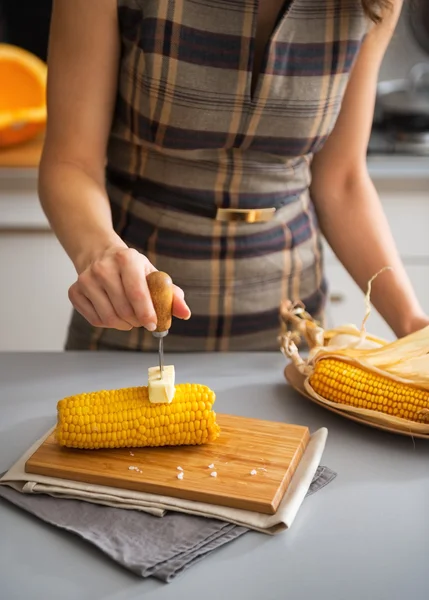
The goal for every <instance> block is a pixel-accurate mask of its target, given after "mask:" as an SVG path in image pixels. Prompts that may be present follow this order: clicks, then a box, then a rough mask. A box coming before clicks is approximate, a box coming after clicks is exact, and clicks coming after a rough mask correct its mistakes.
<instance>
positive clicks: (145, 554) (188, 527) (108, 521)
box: [0, 466, 336, 583]
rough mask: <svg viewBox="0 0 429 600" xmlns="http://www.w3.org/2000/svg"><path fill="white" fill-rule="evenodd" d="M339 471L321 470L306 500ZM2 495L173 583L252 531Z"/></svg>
mask: <svg viewBox="0 0 429 600" xmlns="http://www.w3.org/2000/svg"><path fill="white" fill-rule="evenodd" d="M335 477H336V473H334V472H333V471H331V470H330V469H328V468H327V467H323V466H319V467H318V468H317V471H316V473H315V475H314V477H313V480H312V483H311V485H310V487H309V489H308V491H307V494H306V497H308V496H309V495H311V494H313V493H315V492H317V491H318V490H320V489H321V488H322V487H324V486H325V485H327V484H328V483H330V482H331V481H332V480H333V479H334V478H335ZM0 496H2V497H3V498H4V499H6V500H8V501H9V502H11V503H12V504H14V505H16V506H18V507H20V508H22V509H24V510H26V511H27V512H29V513H31V514H33V515H35V516H36V517H38V518H39V519H41V520H42V521H45V522H46V523H49V524H50V525H54V526H56V527H59V528H60V529H65V530H66V531H69V532H71V533H74V534H76V535H78V536H80V537H81V538H83V539H84V540H86V541H87V542H90V543H92V544H94V545H95V546H96V547H97V548H99V549H100V550H101V551H102V552H104V553H105V554H106V555H107V556H109V557H110V558H111V559H113V560H114V561H115V562H117V563H119V564H120V565H122V566H123V567H125V568H126V569H128V570H129V571H132V572H133V573H135V574H136V575H138V576H140V577H155V578H157V579H159V580H161V581H163V582H165V583H170V582H171V581H172V580H173V579H174V578H175V577H177V576H178V575H179V574H181V573H183V572H184V571H185V570H186V569H188V568H189V567H191V566H192V565H194V564H196V563H197V562H199V561H200V560H202V559H203V558H204V557H205V556H207V555H208V554H210V553H211V552H213V551H214V550H216V549H217V548H219V547H221V546H223V545H224V544H226V543H228V542H230V541H232V540H235V539H237V538H238V537H240V536H241V535H243V534H245V533H246V532H248V531H249V529H247V528H246V527H241V526H238V525H234V524H232V523H227V522H225V521H221V520H219V519H211V518H206V517H199V516H195V515H188V514H182V513H176V512H167V513H166V514H165V516H163V517H161V518H160V517H156V516H153V515H150V514H147V513H144V512H141V511H138V510H122V509H120V508H112V507H110V506H101V505H98V504H92V503H90V502H86V501H81V500H68V499H57V498H53V497H51V496H48V495H44V494H39V495H34V494H23V493H21V492H18V491H16V490H14V489H13V488H10V487H8V486H0Z"/></svg>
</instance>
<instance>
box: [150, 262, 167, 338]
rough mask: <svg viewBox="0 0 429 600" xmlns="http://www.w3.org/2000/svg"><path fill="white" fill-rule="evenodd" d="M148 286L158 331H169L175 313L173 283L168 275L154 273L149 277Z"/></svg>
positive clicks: (158, 272)
mask: <svg viewBox="0 0 429 600" xmlns="http://www.w3.org/2000/svg"><path fill="white" fill-rule="evenodd" d="M147 285H148V288H149V292H150V295H151V297H152V302H153V306H154V308H155V312H156V316H157V320H158V323H157V328H156V331H157V332H159V333H160V332H165V331H168V330H169V329H170V327H171V320H172V311H173V281H172V279H171V277H170V275H168V274H167V273H164V272H163V271H154V272H153V273H150V274H149V275H148V276H147Z"/></svg>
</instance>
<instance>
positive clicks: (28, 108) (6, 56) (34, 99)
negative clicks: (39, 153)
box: [0, 44, 48, 148]
mask: <svg viewBox="0 0 429 600" xmlns="http://www.w3.org/2000/svg"><path fill="white" fill-rule="evenodd" d="M47 71H48V69H47V65H46V64H45V63H44V62H43V61H42V60H40V59H39V58H38V57H37V56H35V55H34V54H32V53H31V52H28V51H27V50H24V49H22V48H19V47H18V46H12V45H11V44H0V82H1V91H0V148H1V147H6V146H12V145H15V144H19V143H21V142H25V141H29V140H31V139H32V138H34V137H35V136H36V135H38V134H40V133H42V132H43V131H44V129H45V126H46V81H47Z"/></svg>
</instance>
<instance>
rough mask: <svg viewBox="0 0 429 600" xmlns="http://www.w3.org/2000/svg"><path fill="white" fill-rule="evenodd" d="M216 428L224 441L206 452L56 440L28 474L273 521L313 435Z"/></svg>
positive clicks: (273, 425)
mask: <svg viewBox="0 0 429 600" xmlns="http://www.w3.org/2000/svg"><path fill="white" fill-rule="evenodd" d="M217 421H218V423H219V425H220V427H221V435H220V437H219V438H218V439H217V440H216V441H215V442H213V443H211V444H207V445H203V446H187V447H185V446H180V447H179V446H178V447H174V448H169V447H163V448H140V449H137V448H134V449H132V450H129V449H108V450H76V449H68V448H67V449H65V448H61V447H60V446H59V445H58V444H57V443H56V441H55V437H54V434H52V435H50V436H49V437H48V438H47V439H46V440H45V441H44V442H43V443H42V444H41V445H40V447H39V448H38V449H37V450H36V451H35V452H34V453H33V455H32V456H31V457H30V458H29V459H28V461H27V463H26V472H27V473H36V474H39V475H47V476H50V477H59V478H62V479H68V480H73V481H80V482H85V483H89V484H98V485H106V486H111V487H115V488H122V489H129V490H136V491H139V492H148V493H152V494H159V495H164V496H171V497H176V498H182V499H186V500H194V501H199V502H205V503H210V504H216V505H220V506H228V507H232V508H239V509H244V510H251V511H256V512H259V513H264V514H274V513H275V512H276V511H277V508H278V506H279V504H280V502H281V500H282V498H283V496H284V494H285V492H286V490H287V488H288V486H289V483H290V481H291V479H292V476H293V474H294V473H295V470H296V468H297V466H298V464H299V462H300V459H301V457H302V455H303V453H304V450H305V448H306V447H307V444H308V441H309V438H310V432H309V430H308V428H307V427H302V426H298V425H289V424H287V423H277V422H271V421H261V420H258V419H250V418H246V417H239V416H232V415H222V414H221V415H219V414H218V415H217ZM131 453H132V454H131ZM210 465H214V468H211V467H210ZM130 467H137V468H138V470H136V469H135V468H133V469H130ZM177 467H182V469H183V474H184V476H183V479H182V480H180V479H178V478H177V475H178V473H179V470H178V469H177ZM253 470H256V475H251V471H253ZM212 471H215V472H216V473H217V477H213V476H211V472H212Z"/></svg>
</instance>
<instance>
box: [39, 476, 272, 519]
mask: <svg viewBox="0 0 429 600" xmlns="http://www.w3.org/2000/svg"><path fill="white" fill-rule="evenodd" d="M31 473H33V474H34V475H44V476H46V477H53V478H54V477H59V478H64V477H61V476H60V475H58V472H57V471H56V469H55V468H49V467H48V466H43V465H40V464H35V465H34V466H33V470H32V471H31ZM74 475H75V476H74V477H73V479H72V480H69V481H77V482H79V483H88V484H90V485H101V486H106V483H105V482H104V480H103V477H102V476H100V477H98V476H97V475H95V476H91V481H88V479H87V478H85V477H79V475H78V476H77V477H76V475H77V474H76V472H74ZM97 479H100V482H99V483H98V482H97ZM107 487H114V488H117V489H126V490H128V491H134V492H142V493H145V494H153V495H154V496H165V497H171V498H177V499H180V500H188V501H192V502H201V503H202V504H210V505H213V501H210V498H213V493H210V492H209V493H207V494H205V493H204V492H201V491H200V492H196V493H195V492H194V491H191V490H180V489H179V488H177V489H173V491H172V489H171V488H168V489H164V488H163V486H162V485H160V484H150V483H147V482H146V483H144V487H145V488H146V489H144V490H143V489H142V483H141V482H138V481H136V482H135V485H134V484H132V485H131V486H130V485H128V486H127V487H126V488H124V487H121V486H119V485H118V486H115V485H110V486H107ZM150 488H153V489H150ZM179 492H180V493H179ZM216 498H217V502H216V503H215V505H216V506H223V507H225V508H234V509H238V510H248V511H250V512H257V513H259V514H265V515H274V514H275V513H276V512H277V508H278V505H277V508H275V507H274V503H273V502H258V501H257V500H246V501H245V502H243V498H239V499H237V500H235V499H234V498H231V497H230V496H226V495H222V494H221V493H218V495H217V496H216ZM239 503H240V504H239ZM243 504H244V505H245V507H243Z"/></svg>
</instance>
